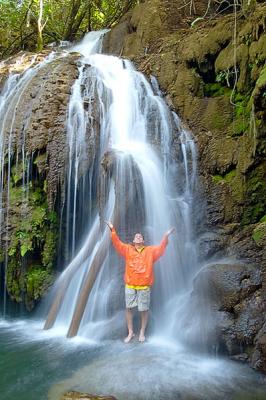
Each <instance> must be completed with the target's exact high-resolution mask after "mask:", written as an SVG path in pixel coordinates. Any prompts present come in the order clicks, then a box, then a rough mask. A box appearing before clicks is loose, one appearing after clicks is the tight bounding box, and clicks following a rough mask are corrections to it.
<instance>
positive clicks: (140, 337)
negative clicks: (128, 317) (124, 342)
mask: <svg viewBox="0 0 266 400" xmlns="http://www.w3.org/2000/svg"><path fill="white" fill-rule="evenodd" d="M145 339H146V338H145V335H144V334H143V333H141V332H140V334H139V342H141V343H144V342H145Z"/></svg>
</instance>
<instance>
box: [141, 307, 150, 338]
mask: <svg viewBox="0 0 266 400" xmlns="http://www.w3.org/2000/svg"><path fill="white" fill-rule="evenodd" d="M140 317H141V328H140V333H139V341H140V342H145V331H146V326H147V323H148V318H149V311H141V312H140Z"/></svg>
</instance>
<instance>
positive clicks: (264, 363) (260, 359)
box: [251, 309, 266, 372]
mask: <svg viewBox="0 0 266 400" xmlns="http://www.w3.org/2000/svg"><path fill="white" fill-rule="evenodd" d="M264 312H265V309H264ZM251 365H252V366H253V367H254V368H255V369H257V370H259V371H263V372H266V322H265V323H264V325H263V327H262V328H261V330H260V331H259V333H258V335H257V336H256V338H255V351H254V352H253V354H252V358H251Z"/></svg>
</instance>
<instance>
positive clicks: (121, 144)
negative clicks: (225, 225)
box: [46, 33, 197, 338]
mask: <svg viewBox="0 0 266 400" xmlns="http://www.w3.org/2000/svg"><path fill="white" fill-rule="evenodd" d="M101 36H102V34H101V33H100V34H98V38H97V37H96V36H95V33H92V34H89V35H88V36H87V38H86V39H84V40H83V43H82V44H81V45H79V46H78V47H77V48H74V50H79V51H80V52H81V53H83V54H84V57H83V58H82V59H81V60H80V67H79V77H78V79H77V80H76V82H75V84H74V86H73V90H72V95H71V99H70V103H69V117H68V132H69V134H68V138H69V172H68V189H67V199H66V202H67V217H66V220H67V222H66V225H67V238H68V248H69V249H70V253H71V254H73V252H74V251H75V248H76V245H75V242H76V234H77V231H76V218H77V203H81V201H80V200H78V197H79V198H84V193H87V194H89V197H88V199H87V201H88V202H91V201H92V193H94V196H95V193H96V192H97V180H100V181H104V178H103V176H102V174H103V167H102V164H103V159H104V157H106V155H107V158H108V154H109V157H113V158H114V160H113V163H114V164H115V166H114V167H113V173H112V179H113V181H114V185H115V193H113V192H114V189H112V188H113V187H114V186H112V185H110V182H109V183H108V182H107V183H106V182H105V183H103V186H106V185H107V187H109V188H110V190H109V193H107V194H106V193H105V196H104V197H106V199H105V201H104V204H103V208H104V207H107V208H108V210H109V211H108V213H106V211H103V210H100V211H99V212H100V214H101V217H104V218H105V219H111V220H112V219H113V221H114V222H115V225H116V227H117V228H118V230H119V232H122V234H124V237H122V239H123V240H127V241H129V240H131V238H132V236H133V234H134V232H135V231H136V230H138V231H142V232H144V234H145V237H146V238H147V240H146V242H148V243H151V244H156V243H159V242H160V240H161V238H162V236H163V234H164V233H165V231H166V230H167V229H169V228H170V227H171V226H174V227H175V228H176V234H175V236H174V237H172V238H171V240H170V243H169V246H168V248H167V252H166V254H165V255H164V257H163V259H162V260H161V261H160V262H159V263H158V265H156V267H155V268H156V284H155V286H154V289H153V307H152V310H153V311H152V320H153V326H154V332H157V333H158V332H162V331H163V333H164V334H167V333H168V334H169V333H170V332H169V329H168V327H169V326H170V325H169V323H170V321H172V319H173V312H174V310H175V304H176V302H178V298H179V296H180V294H181V293H182V292H183V291H186V290H187V288H188V285H189V284H190V280H191V277H192V275H193V272H194V271H195V269H196V268H197V265H196V262H197V261H196V254H195V250H194V246H193V242H192V239H193V233H192V224H191V210H192V206H193V190H194V186H195V179H196V154H195V147H194V143H193V140H192V139H191V137H190V135H189V133H188V132H187V131H185V130H183V129H182V128H181V124H180V121H179V119H178V117H177V116H176V115H175V114H174V113H172V112H170V110H169V108H168V107H167V106H166V104H165V103H164V101H163V100H162V98H161V97H160V92H159V89H158V87H156V81H155V78H153V85H155V88H154V90H153V88H152V87H151V86H150V84H149V83H148V82H147V81H146V79H145V77H144V76H143V75H142V74H141V73H140V72H138V71H136V70H135V69H134V67H133V66H132V64H131V63H130V62H129V61H127V60H121V59H119V58H117V57H113V56H106V55H102V54H91V55H89V54H88V53H89V51H90V50H89V51H88V49H91V52H92V53H94V51H95V49H96V48H97V39H99V38H101ZM96 102H97V103H96ZM95 103H96V104H95ZM84 104H86V107H85V108H84ZM95 109H97V116H98V117H99V119H100V121H99V129H98V132H97V131H96V130H95V126H94V124H93V122H92V121H93V112H92V111H94V113H95ZM94 115H95V114H94ZM174 134H175V135H179V138H180V144H179V147H180V150H179V158H180V160H179V162H178V160H177V159H175V158H177V156H176V154H175V152H176V149H175V151H173V150H172V144H173V137H174ZM88 140H89V141H90V143H91V142H93V146H92V149H93V151H91V152H90V153H91V159H92V160H91V161H90V166H88V165H87V168H89V171H90V172H89V177H90V178H89V180H88V182H89V189H88V188H86V189H85V186H86V185H85V186H84V182H83V180H82V179H83V178H82V170H83V171H84V169H86V166H85V167H84V164H86V150H87V149H88ZM110 155H111V156H110ZM129 160H131V162H129ZM87 164H88V161H87ZM83 173H84V172H83ZM132 175H134V176H135V178H134V177H132ZM92 176H93V177H94V179H92V178H91V177H92ZM106 179H107V178H105V180H106ZM130 179H131V180H132V183H131V185H127V183H126V182H127V181H128V180H130ZM107 181H108V179H107ZM93 185H94V187H93ZM95 186H96V187H95ZM100 186H101V185H100ZM127 186H128V190H127V192H126V191H125V187H127ZM130 186H131V191H130ZM132 187H134V190H133V191H132ZM120 192H122V193H123V195H121V193H120ZM119 193H120V195H119ZM136 193H137V194H138V195H137V196H136ZM101 195H102V196H103V194H102V193H100V196H101ZM70 210H71V212H70ZM93 214H94V215H95V210H94V213H93V210H91V212H90V215H93ZM81 215H82V213H81ZM94 218H95V220H94V222H92V221H89V220H88V226H89V225H90V224H92V226H93V227H95V226H96V225H99V224H100V220H99V216H98V215H96V216H94ZM114 218H115V220H114ZM80 220H84V215H83V217H82V216H81V217H80ZM70 227H71V229H70ZM92 229H95V228H92ZM70 230H71V232H70ZM106 234H107V232H106V231H105V232H104V233H103V236H102V238H99V237H98V238H97V242H98V246H101V245H102V242H103V241H104V240H105V241H106V240H108V239H106ZM90 237H93V235H92V233H91V231H89V234H88V238H87V239H85V244H84V246H83V247H82V248H81V250H80V252H79V253H78V254H77V256H76V258H74V260H73V261H72V262H71V264H70V266H69V267H68V268H67V269H66V271H65V273H64V275H71V279H69V281H68V284H67V285H66V287H68V289H67V290H66V293H65V295H64V298H63V296H62V297H61V300H60V305H59V306H58V307H57V310H56V313H55V314H57V312H58V314H57V318H56V315H53V321H54V320H55V326H57V325H62V324H63V325H65V326H66V329H67V328H68V326H69V323H70V320H71V319H72V322H71V326H72V328H70V334H69V336H73V335H75V334H76V333H77V331H78V332H79V334H80V335H84V336H89V337H90V336H93V338H95V335H96V336H98V337H104V336H110V332H109V331H110V329H111V328H110V325H111V327H112V331H115V330H116V327H117V328H118V327H120V325H121V323H123V318H122V317H121V312H120V311H121V310H122V309H123V294H122V277H121V269H120V270H118V269H117V266H116V265H114V264H116V263H117V261H116V259H114V257H110V256H109V255H108V252H107V250H105V252H106V253H105V255H104V256H103V257H102V265H101V272H100V273H99V275H98V277H97V279H96V283H95V285H94V287H93V289H90V295H89V297H88V301H87V302H86V301H85V300H83V303H84V301H85V303H86V306H85V305H83V309H82V312H80V311H79V312H78V311H77V310H78V309H79V305H76V306H75V302H77V303H78V301H79V300H78V299H79V297H82V296H83V295H82V291H83V288H84V286H86V285H85V283H84V280H85V277H86V275H87V274H88V275H89V274H90V267H89V266H90V265H91V264H92V263H93V262H94V263H95V262H97V261H95V260H96V259H97V257H98V256H99V254H97V251H96V249H95V248H94V246H96V242H95V243H92V242H91V240H94V241H95V237H94V238H92V239H91V240H90ZM99 242H100V243H99ZM88 247H90V249H91V250H90V252H91V251H92V249H93V248H94V249H93V254H96V255H95V256H94V255H93V254H90V257H89V258H88V257H87V255H88V251H86V248H88ZM82 253H83V254H84V257H80V254H82ZM86 257H87V258H86ZM76 260H80V261H76ZM93 260H94V261H93ZM73 265H74V267H73ZM99 268H100V266H99ZM74 269H75V271H73V270H74ZM71 270H72V272H71ZM82 277H83V278H82ZM63 279H64V278H61V279H60V281H62V280H63ZM57 286H58V287H59V290H60V283H57ZM112 293H119V296H118V298H116V299H115V300H114V298H113V297H114V296H113V295H112ZM102 297H103V298H104V300H102ZM116 297H117V296H116ZM119 299H120V301H119ZM57 304H58V303H57ZM70 310H72V311H71V312H70ZM76 313H80V316H79V321H80V320H81V321H80V327H79V322H77V321H76V320H75V318H76V317H75V315H76ZM114 321H115V322H114ZM52 324H53V323H51V324H50V323H49V324H48V325H46V327H50V326H51V325H52ZM73 324H74V326H75V328H74V331H73ZM99 325H100V326H101V329H100V332H99V329H95V327H98V326H99ZM96 330H97V332H98V333H97V334H96V333H95V332H96Z"/></svg>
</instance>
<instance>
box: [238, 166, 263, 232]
mask: <svg viewBox="0 0 266 400" xmlns="http://www.w3.org/2000/svg"><path fill="white" fill-rule="evenodd" d="M265 175H266V163H265V162H264V163H261V164H260V165H259V166H258V167H257V168H256V169H255V170H253V171H252V172H251V173H250V174H249V176H248V177H247V178H246V193H245V199H246V200H245V209H244V213H243V218H242V221H241V223H242V225H248V224H254V223H256V222H258V221H259V220H260V219H261V218H262V217H263V216H264V215H265V199H266V176H265Z"/></svg>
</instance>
